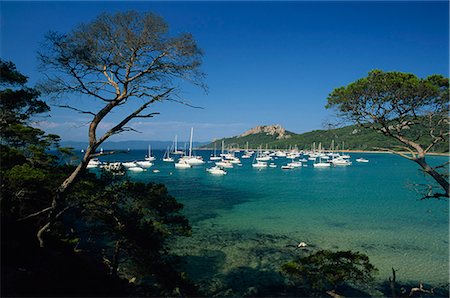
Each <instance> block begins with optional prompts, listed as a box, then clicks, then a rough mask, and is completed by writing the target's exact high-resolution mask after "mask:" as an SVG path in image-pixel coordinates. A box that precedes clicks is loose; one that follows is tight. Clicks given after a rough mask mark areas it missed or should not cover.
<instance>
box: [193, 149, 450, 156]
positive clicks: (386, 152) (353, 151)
mask: <svg viewBox="0 0 450 298" xmlns="http://www.w3.org/2000/svg"><path fill="white" fill-rule="evenodd" d="M193 150H196V151H211V150H214V148H193ZM237 150H241V151H242V150H246V149H245V148H237ZM248 150H253V151H256V150H258V149H252V148H249V149H248ZM268 150H272V149H268ZM279 150H288V149H279ZM327 152H328V151H327ZM339 152H348V153H382V154H395V153H393V152H389V151H377V150H339ZM398 153H404V154H409V153H410V152H408V151H398ZM426 155H433V156H448V157H450V152H447V153H445V152H442V153H441V152H430V153H427V154H426Z"/></svg>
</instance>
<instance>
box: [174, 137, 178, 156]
mask: <svg viewBox="0 0 450 298" xmlns="http://www.w3.org/2000/svg"><path fill="white" fill-rule="evenodd" d="M177 142H178V135H175V150H174V152H177V151H178V148H177Z"/></svg>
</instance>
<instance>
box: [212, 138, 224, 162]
mask: <svg viewBox="0 0 450 298" xmlns="http://www.w3.org/2000/svg"><path fill="white" fill-rule="evenodd" d="M221 159H222V158H221V157H220V156H217V153H216V142H214V155H212V156H211V157H210V158H209V160H221Z"/></svg>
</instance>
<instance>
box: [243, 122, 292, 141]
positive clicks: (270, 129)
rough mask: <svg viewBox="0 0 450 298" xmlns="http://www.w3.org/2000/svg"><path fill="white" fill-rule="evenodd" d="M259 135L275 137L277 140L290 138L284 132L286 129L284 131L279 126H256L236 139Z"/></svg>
mask: <svg viewBox="0 0 450 298" xmlns="http://www.w3.org/2000/svg"><path fill="white" fill-rule="evenodd" d="M259 133H264V134H266V135H268V136H276V139H277V140H281V139H288V138H290V137H291V135H290V134H289V133H288V132H287V131H286V129H284V128H283V127H282V126H281V125H279V124H275V125H260V126H256V127H254V128H252V129H250V130H247V131H246V132H244V133H243V134H241V135H240V136H238V137H239V138H241V137H245V136H248V135H254V134H259Z"/></svg>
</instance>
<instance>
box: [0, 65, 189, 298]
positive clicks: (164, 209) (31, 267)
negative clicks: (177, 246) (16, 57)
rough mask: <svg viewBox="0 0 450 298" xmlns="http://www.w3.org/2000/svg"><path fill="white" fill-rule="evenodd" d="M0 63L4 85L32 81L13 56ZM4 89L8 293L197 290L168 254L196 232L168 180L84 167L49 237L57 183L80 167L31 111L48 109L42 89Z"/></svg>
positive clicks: (1, 153)
mask: <svg viewBox="0 0 450 298" xmlns="http://www.w3.org/2000/svg"><path fill="white" fill-rule="evenodd" d="M0 66H1V67H2V75H1V78H2V81H1V82H2V83H4V85H5V84H14V86H19V87H23V84H24V83H25V82H26V77H25V76H23V75H21V74H20V73H19V72H17V70H16V69H15V67H14V65H13V64H12V63H3V62H2V63H1V64H0ZM5 68H6V69H7V70H9V71H10V72H9V73H8V72H4V71H3V70H4V69H5ZM27 90H28V89H27ZM22 91H23V90H22ZM0 92H3V93H2V94H6V93H7V94H8V96H10V95H11V96H10V98H8V100H5V101H4V100H3V99H4V98H3V96H2V102H1V104H2V109H3V108H4V109H5V111H2V113H3V114H2V118H1V120H2V128H5V129H6V132H5V133H3V131H2V140H1V143H0V158H1V162H0V179H1V180H0V182H1V205H0V206H1V209H0V210H1V221H2V222H1V229H2V233H1V236H2V241H1V245H2V247H1V252H2V272H1V273H2V274H1V278H2V280H1V286H2V294H5V295H7V296H16V295H18V296H21V295H27V296H67V295H75V296H118V295H120V296H124V295H138V296H143V295H153V296H161V295H170V296H172V295H175V294H176V293H175V292H176V291H178V293H183V294H186V293H194V292H193V291H194V290H195V289H194V288H193V287H192V285H191V284H190V282H189V281H188V280H187V279H186V278H185V276H184V275H183V274H181V273H179V272H177V271H175V270H173V269H172V263H171V261H170V259H169V258H168V257H167V254H168V252H169V246H168V241H170V240H171V239H173V238H174V237H178V236H188V235H189V234H190V230H191V228H190V226H189V223H188V221H187V219H186V218H185V217H183V216H182V215H181V214H180V211H181V209H182V207H183V206H182V205H181V204H179V203H178V202H177V201H176V200H175V198H173V197H172V196H170V195H169V194H168V192H167V189H166V188H165V186H164V185H161V184H151V183H150V184H143V183H133V182H129V181H120V180H117V179H115V180H114V179H107V177H106V176H102V177H96V175H94V174H90V173H88V172H84V173H82V176H81V177H80V179H79V180H78V182H77V183H76V184H75V185H74V187H73V188H72V190H71V192H70V193H69V194H68V195H67V196H66V197H65V198H64V200H63V201H61V202H60V208H59V209H58V210H57V212H61V216H59V217H57V218H56V222H55V223H54V224H53V226H52V228H51V229H50V231H49V232H48V233H46V240H47V245H46V247H45V248H41V247H39V245H38V241H37V238H36V232H37V230H38V229H39V228H40V227H41V226H42V225H43V223H46V222H47V221H48V218H49V212H48V210H50V208H49V207H50V206H52V203H53V199H54V197H55V193H56V189H57V188H58V187H59V186H60V185H61V183H62V182H63V181H64V180H65V178H66V177H67V176H68V175H69V174H70V173H71V172H72V171H73V167H69V166H63V165H61V164H60V163H59V160H58V157H57V156H55V155H52V154H50V153H49V149H50V148H51V147H57V148H59V146H58V142H59V137H58V136H56V135H46V134H45V133H44V132H43V131H41V130H39V129H36V128H33V127H30V126H29V125H28V120H29V119H30V117H32V116H33V115H35V114H37V113H40V112H43V111H46V110H47V109H41V108H39V107H42V105H40V104H36V103H37V102H39V100H38V99H37V97H35V95H36V96H37V95H38V93H33V96H28V97H27V96H26V95H30V94H29V93H27V92H17V93H14V94H15V95H14V96H12V94H13V92H14V91H11V90H9V91H7V90H6V91H5V90H2V91H0ZM5 92H6V93H5ZM8 92H9V93H8ZM21 96H24V97H25V98H22V97H21ZM33 106H34V107H33ZM59 153H60V154H62V155H63V157H64V158H71V156H73V152H71V150H70V149H68V148H59ZM46 210H47V211H46ZM131 277H137V279H138V281H136V283H138V284H139V286H133V285H131V284H129V283H128V279H130V278H131ZM176 289H178V290H176Z"/></svg>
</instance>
